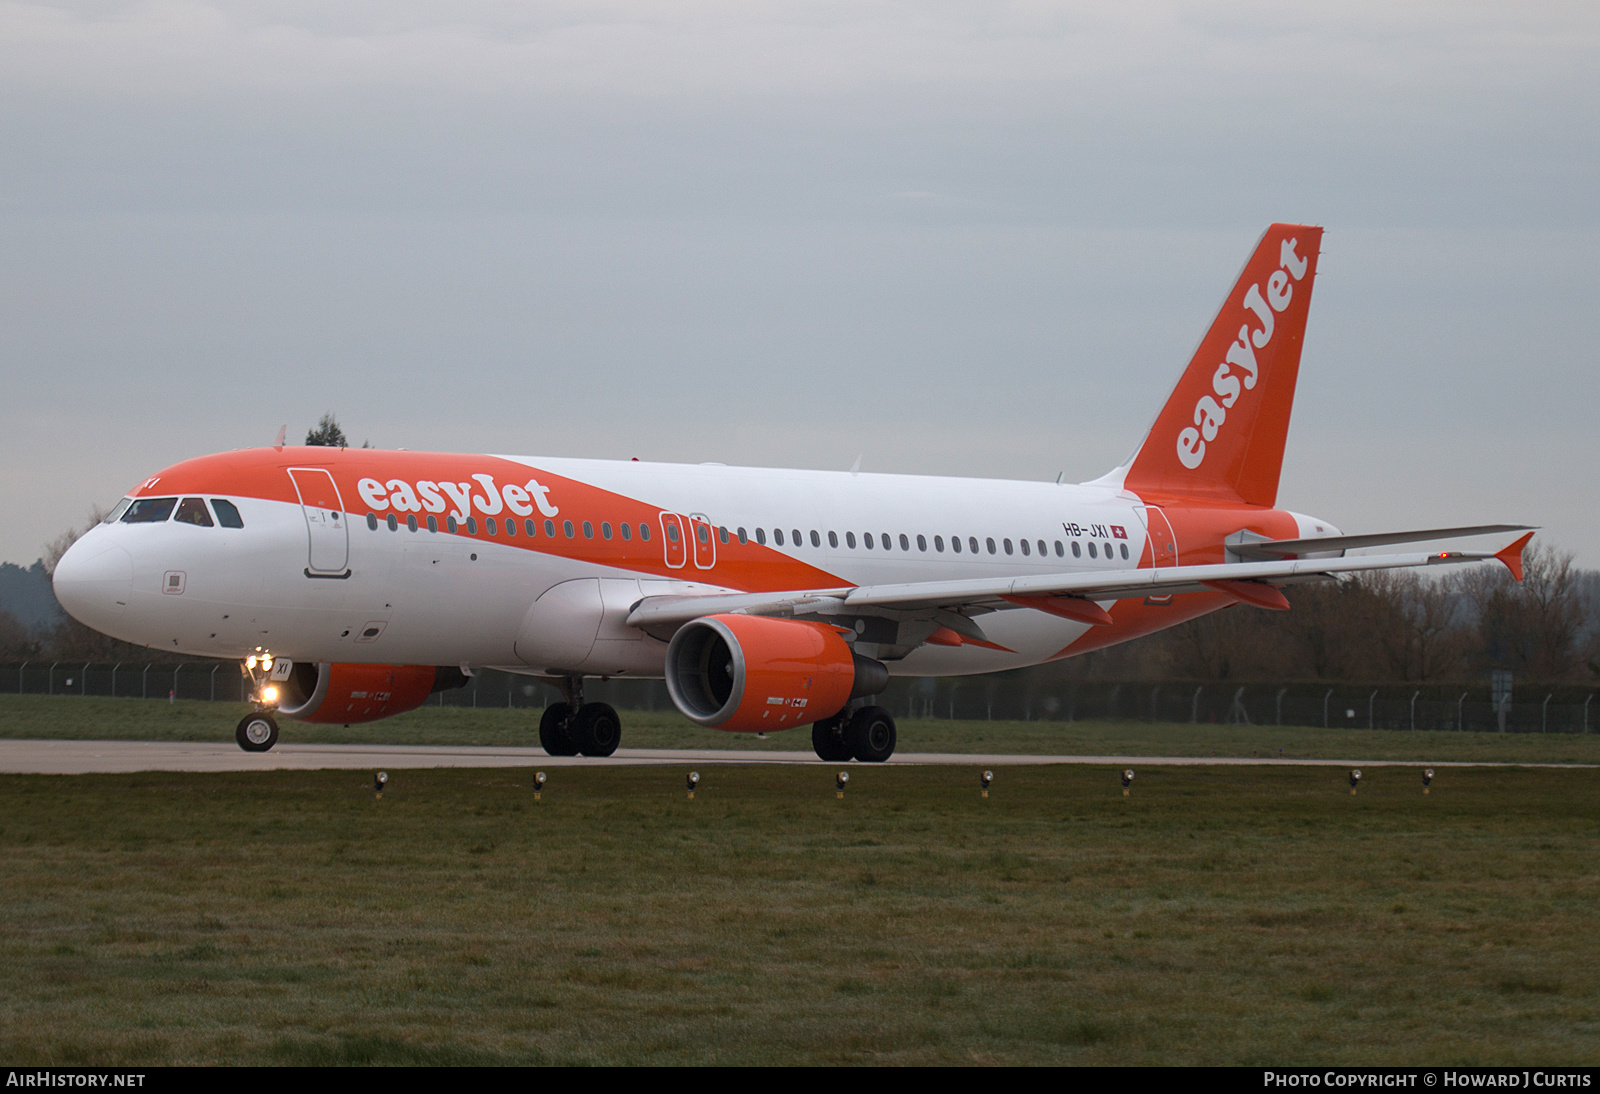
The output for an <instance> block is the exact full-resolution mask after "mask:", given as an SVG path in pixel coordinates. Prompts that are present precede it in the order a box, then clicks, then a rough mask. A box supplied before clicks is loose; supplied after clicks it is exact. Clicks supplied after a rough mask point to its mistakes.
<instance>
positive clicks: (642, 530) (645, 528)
mask: <svg viewBox="0 0 1600 1094" xmlns="http://www.w3.org/2000/svg"><path fill="white" fill-rule="evenodd" d="M639 538H640V539H642V540H644V541H645V542H646V543H649V542H650V526H649V525H648V524H645V523H643V522H641V523H640V524H639Z"/></svg>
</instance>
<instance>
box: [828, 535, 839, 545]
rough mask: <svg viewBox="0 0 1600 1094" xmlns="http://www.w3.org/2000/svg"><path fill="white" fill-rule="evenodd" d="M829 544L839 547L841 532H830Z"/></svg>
mask: <svg viewBox="0 0 1600 1094" xmlns="http://www.w3.org/2000/svg"><path fill="white" fill-rule="evenodd" d="M828 546H829V547H837V546H839V533H838V532H829V533H828Z"/></svg>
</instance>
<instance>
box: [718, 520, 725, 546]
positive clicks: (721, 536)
mask: <svg viewBox="0 0 1600 1094" xmlns="http://www.w3.org/2000/svg"><path fill="white" fill-rule="evenodd" d="M717 538H718V539H720V540H721V541H722V542H723V543H727V542H728V526H727V525H725V524H722V525H718V526H717Z"/></svg>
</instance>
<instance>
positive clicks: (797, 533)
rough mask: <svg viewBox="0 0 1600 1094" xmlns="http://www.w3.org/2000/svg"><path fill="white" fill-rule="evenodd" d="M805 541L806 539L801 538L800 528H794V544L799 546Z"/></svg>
mask: <svg viewBox="0 0 1600 1094" xmlns="http://www.w3.org/2000/svg"><path fill="white" fill-rule="evenodd" d="M804 542H805V541H804V540H802V539H801V538H800V529H798V528H796V529H795V530H794V545H795V546H796V547H799V546H800V545H801V544H802V543H804Z"/></svg>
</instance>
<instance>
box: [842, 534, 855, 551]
mask: <svg viewBox="0 0 1600 1094" xmlns="http://www.w3.org/2000/svg"><path fill="white" fill-rule="evenodd" d="M844 545H845V546H846V547H848V548H850V549H851V550H852V551H853V550H855V549H856V534H855V533H854V532H846V533H845V534H844Z"/></svg>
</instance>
